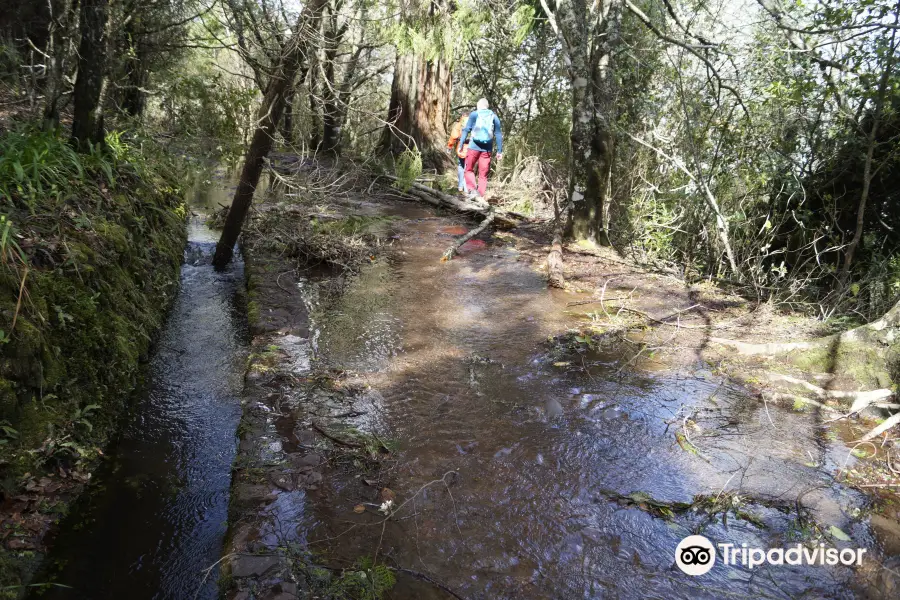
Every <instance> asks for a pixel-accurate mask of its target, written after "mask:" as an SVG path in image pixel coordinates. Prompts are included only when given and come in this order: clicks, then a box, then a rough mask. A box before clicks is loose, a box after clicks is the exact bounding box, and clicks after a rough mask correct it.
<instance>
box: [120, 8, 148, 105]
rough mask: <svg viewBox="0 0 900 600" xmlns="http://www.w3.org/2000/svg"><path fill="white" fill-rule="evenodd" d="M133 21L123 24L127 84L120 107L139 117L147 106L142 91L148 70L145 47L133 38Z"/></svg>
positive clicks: (144, 93)
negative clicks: (125, 40) (126, 49)
mask: <svg viewBox="0 0 900 600" xmlns="http://www.w3.org/2000/svg"><path fill="white" fill-rule="evenodd" d="M134 23H135V21H134V19H130V20H129V21H128V24H127V25H126V26H125V36H126V39H127V43H128V52H127V53H126V57H125V72H126V80H127V85H126V86H125V90H124V92H123V94H122V108H123V109H124V110H125V112H127V113H128V114H129V115H131V116H132V117H135V118H137V119H140V118H141V117H142V116H143V114H144V109H145V108H146V106H147V95H146V92H145V91H144V90H145V89H146V88H147V83H148V81H149V79H150V71H149V69H148V68H147V66H146V64H147V61H146V52H147V51H146V49H145V48H144V45H143V44H141V43H140V41H138V40H136V39H135V25H134Z"/></svg>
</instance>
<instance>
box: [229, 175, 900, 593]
mask: <svg viewBox="0 0 900 600" xmlns="http://www.w3.org/2000/svg"><path fill="white" fill-rule="evenodd" d="M364 191H365V193H363V190H362V189H361V190H355V191H354V190H350V191H344V192H342V193H339V194H333V195H331V196H329V197H328V198H327V199H321V198H320V199H318V200H317V202H316V203H315V205H311V204H310V203H309V202H308V201H304V200H302V199H301V198H300V197H299V196H298V195H293V194H290V193H287V192H285V191H284V190H282V191H281V192H276V193H272V194H270V195H269V196H268V197H267V198H266V199H265V202H264V203H262V204H260V205H259V206H258V210H259V211H260V213H265V212H266V211H280V212H278V213H277V214H279V215H280V216H281V217H283V220H284V221H283V223H287V224H289V223H290V222H291V221H290V219H309V218H316V219H318V220H322V221H329V220H335V221H340V220H341V219H345V218H346V217H349V216H353V217H354V218H357V219H359V218H370V217H371V218H377V220H378V225H377V229H378V230H379V231H378V232H377V237H378V238H379V239H380V242H379V243H378V244H377V249H376V250H373V253H372V255H371V256H370V257H369V258H368V259H367V260H365V261H363V262H362V263H360V264H358V265H356V266H355V268H354V269H352V270H345V269H341V268H334V267H333V266H332V267H328V266H325V265H313V266H309V267H306V268H300V267H298V264H297V260H296V257H294V256H290V253H289V252H287V251H282V252H279V251H277V250H275V249H273V246H272V245H271V244H263V243H260V242H262V241H263V240H262V239H254V237H253V236H257V237H258V238H262V237H265V236H266V232H265V231H261V230H259V229H253V228H250V229H249V230H248V232H249V234H248V236H247V237H248V239H247V240H245V250H246V271H247V273H248V288H249V292H250V316H251V321H252V322H251V325H252V329H253V334H254V336H253V343H252V354H251V357H250V362H249V366H248V370H247V375H246V378H245V389H244V394H243V400H242V404H243V419H242V422H241V426H240V429H239V434H240V438H241V441H240V447H239V451H238V459H237V461H236V463H235V468H234V480H233V486H232V502H231V506H230V513H229V541H228V543H227V547H226V550H225V560H224V561H223V562H224V564H226V565H227V567H226V568H225V571H224V575H223V577H222V580H221V584H222V586H223V588H224V589H225V590H226V592H227V597H228V598H230V599H241V600H250V599H257V598H259V599H267V600H268V599H273V598H277V599H279V600H288V599H290V598H295V597H307V596H308V595H310V594H313V595H316V594H318V595H321V596H323V597H324V596H325V595H327V594H329V593H331V594H336V593H337V592H336V590H344V589H357V588H354V587H353V586H360V585H362V586H364V587H363V589H365V590H373V589H374V590H376V591H378V590H380V589H381V588H380V586H382V585H383V586H384V587H388V584H389V583H391V581H390V580H393V579H396V584H395V585H394V586H393V588H392V589H391V590H390V591H389V592H386V596H385V597H390V598H449V597H457V598H562V597H565V598H573V597H598V596H601V595H604V594H612V595H615V596H616V597H623V598H631V597H660V598H663V597H665V598H678V597H691V598H696V597H724V596H736V597H762V596H765V597H777V598H794V597H801V596H804V597H848V598H849V597H866V596H868V597H884V598H889V597H896V594H897V590H898V587H897V586H898V583H900V577H898V574H900V568H898V567H900V554H898V553H900V542H898V540H900V535H898V532H900V526H898V525H897V520H898V517H900V514H898V512H897V511H898V504H897V502H896V497H895V496H894V495H893V493H892V490H893V489H895V488H894V487H893V485H894V484H895V483H898V482H897V481H896V479H895V478H892V477H893V474H892V473H891V472H890V470H889V469H888V468H889V467H891V466H892V463H891V460H892V456H893V447H892V443H893V442H892V441H891V440H890V439H889V438H885V439H882V440H879V446H878V447H877V448H874V452H873V451H871V450H869V451H865V449H863V448H860V447H856V448H854V447H853V445H852V444H851V445H848V444H847V442H849V441H852V440H855V439H856V438H857V437H858V436H859V432H860V431H864V430H865V427H867V426H869V425H870V423H868V422H864V423H860V424H859V426H858V427H859V429H855V428H856V427H857V426H856V425H854V424H852V423H850V424H848V423H847V422H846V420H843V421H835V422H833V423H829V422H827V421H828V420H829V418H830V417H831V414H832V412H831V411H830V410H829V409H827V407H821V406H815V405H812V404H809V405H804V404H802V403H801V404H797V403H794V404H793V405H790V406H785V405H779V404H777V403H772V404H769V403H767V402H764V401H762V400H761V399H760V398H761V396H760V393H761V392H762V391H764V390H765V389H767V388H768V387H769V385H770V384H769V382H768V380H765V379H764V377H763V375H764V374H765V373H767V372H769V371H771V370H775V369H778V370H780V371H781V372H789V373H802V372H803V371H802V368H801V367H798V366H797V365H795V364H793V363H790V362H789V361H786V360H778V359H776V360H772V359H756V358H754V359H752V360H751V359H749V358H742V357H738V356H736V355H735V354H734V353H733V352H729V351H727V350H726V349H724V348H723V347H721V346H718V345H716V344H713V343H711V342H710V340H709V338H710V337H711V336H713V335H717V336H721V337H729V338H733V339H743V340H754V341H757V340H765V341H772V340H773V339H785V340H790V339H796V338H797V337H800V336H802V337H808V336H819V335H822V334H825V333H829V331H827V330H826V329H825V328H823V326H822V325H821V324H819V323H817V322H815V321H813V320H810V319H801V318H797V317H794V316H790V315H785V314H781V313H779V312H777V311H776V310H774V309H773V308H772V307H771V305H767V304H765V303H757V302H755V301H750V300H747V299H745V298H741V297H738V296H734V295H730V294H728V293H725V292H723V291H722V290H719V289H716V288H714V287H712V286H710V285H708V284H701V285H694V286H686V285H685V284H684V283H683V282H681V281H679V280H677V279H675V278H673V277H671V276H669V275H666V274H661V273H651V272H646V271H644V270H641V269H639V268H637V267H636V266H634V265H631V264H629V263H628V262H627V261H624V260H623V259H622V258H621V257H619V256H617V255H615V254H614V253H613V252H612V251H610V250H608V249H591V248H583V247H578V246H570V247H569V248H567V252H566V269H567V280H568V282H569V289H568V290H551V289H547V287H546V284H545V277H544V274H543V271H544V269H545V268H546V262H545V259H546V251H547V247H546V243H545V242H546V239H547V231H548V228H549V224H548V223H534V224H529V225H526V226H523V227H522V228H520V229H518V230H516V231H506V232H493V233H491V234H485V235H482V236H480V239H476V240H474V241H473V242H472V243H470V244H468V245H467V246H466V247H464V248H463V251H462V253H461V255H460V256H458V257H457V258H455V259H454V260H453V261H451V262H449V263H441V262H440V261H439V258H440V256H441V254H442V253H443V251H444V250H445V249H446V248H447V247H448V246H449V245H450V243H451V242H452V241H453V239H454V238H455V237H457V236H458V235H460V234H461V233H463V232H464V231H465V230H466V229H467V228H468V227H471V225H472V222H471V221H469V220H467V219H465V218H462V217H459V216H455V215H451V214H447V213H441V212H439V211H434V210H432V209H431V208H426V207H424V206H422V205H419V204H416V203H412V202H408V201H404V200H401V199H398V198H397V193H396V191H395V190H392V189H390V188H387V187H379V186H375V185H373V186H371V187H367V188H364ZM310 215H314V217H311V216H310ZM287 228H288V229H290V227H289V226H288V227H287ZM268 241H271V240H268ZM873 377H876V378H877V376H873ZM817 381H819V383H820V384H823V385H833V386H836V387H841V386H843V387H846V388H848V389H852V388H853V386H860V385H864V383H861V382H860V381H859V380H858V378H850V377H841V376H840V375H839V373H838V371H837V370H835V372H834V373H833V376H832V377H830V378H829V380H828V381H827V382H826V381H822V380H821V379H818V380H817ZM872 454H874V455H875V456H874V457H873V458H872V459H871V460H869V459H868V457H869V455H872ZM867 486H869V487H867ZM875 486H877V487H875ZM700 532H702V533H703V534H704V535H706V536H707V537H709V538H710V539H714V540H720V541H725V540H727V541H729V542H733V543H737V544H740V543H747V544H749V545H750V546H753V545H760V546H763V547H776V546H782V545H786V544H788V543H793V542H802V543H804V544H809V545H812V546H815V545H817V544H820V543H822V544H826V545H828V546H829V547H830V546H836V547H838V548H846V547H854V548H855V547H863V548H866V549H867V551H868V552H869V556H870V557H871V558H870V560H867V561H866V562H864V563H863V565H862V566H861V567H858V568H844V567H835V568H829V567H819V566H816V567H769V568H765V567H764V568H762V569H756V570H749V569H747V568H740V567H732V568H723V569H721V570H718V571H713V572H711V573H710V574H708V575H704V576H702V577H699V578H690V577H688V576H686V575H684V574H682V573H681V572H680V571H678V570H677V569H675V568H674V565H673V560H672V554H673V550H674V547H675V545H676V544H677V543H678V541H679V540H680V539H681V538H683V537H684V536H685V535H687V534H689V533H700Z"/></svg>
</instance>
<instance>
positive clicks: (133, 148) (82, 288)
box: [0, 129, 186, 598]
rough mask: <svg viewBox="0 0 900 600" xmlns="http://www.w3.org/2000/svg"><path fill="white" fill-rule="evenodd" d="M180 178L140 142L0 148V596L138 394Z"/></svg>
mask: <svg viewBox="0 0 900 600" xmlns="http://www.w3.org/2000/svg"><path fill="white" fill-rule="evenodd" d="M182 175H183V171H182V170H181V169H180V168H179V167H178V165H177V164H175V163H174V162H173V161H172V160H171V159H170V158H169V157H168V156H167V155H166V153H165V152H164V151H163V149H161V148H159V147H158V146H156V144H155V143H154V142H153V141H152V140H147V139H140V138H137V137H132V138H130V139H128V140H125V139H124V138H123V136H120V135H118V134H110V135H109V136H107V140H106V145H105V147H103V148H98V149H95V150H93V151H92V152H90V153H88V154H77V153H75V152H74V151H73V150H72V149H71V148H69V147H68V145H67V144H66V143H65V141H64V140H63V139H61V138H60V136H58V135H56V134H54V133H44V132H39V131H36V130H30V129H22V130H19V131H13V132H9V133H6V134H4V135H3V137H2V138H0V207H2V208H0V210H2V217H0V219H2V223H0V234H2V264H0V321H2V323H0V329H2V332H0V342H2V343H0V499H2V505H0V507H2V508H0V540H2V547H0V598H15V597H17V596H18V595H20V594H21V592H22V588H21V587H19V586H21V585H22V583H23V582H25V581H27V580H28V579H29V577H30V575H31V573H32V572H33V569H34V567H35V566H36V564H37V562H38V561H39V559H40V555H41V553H42V552H43V550H44V545H43V538H44V536H45V534H46V533H47V531H48V530H49V529H50V528H51V527H52V525H53V523H55V522H56V521H58V519H59V517H60V516H61V515H62V514H64V513H65V510H66V507H67V506H68V503H69V502H70V501H71V500H72V498H73V497H74V496H75V495H76V494H77V493H78V492H79V491H80V489H81V487H83V484H84V483H85V482H86V481H87V480H88V479H89V477H90V475H89V473H90V470H91V469H92V467H93V465H94V464H96V461H97V460H98V458H99V457H100V456H101V455H102V450H101V449H102V448H103V446H104V445H105V443H106V442H107V441H108V440H109V439H110V437H111V436H112V434H113V433H114V431H115V426H116V424H117V422H118V421H119V417H120V415H121V414H122V411H123V409H124V408H125V407H126V405H127V403H128V400H129V398H130V396H131V392H132V391H133V390H134V388H135V386H136V385H137V383H138V382H139V379H140V375H141V372H142V368H141V363H142V362H143V361H144V359H145V358H146V356H147V354H148V352H149V350H150V347H151V343H152V340H153V338H154V335H155V333H156V332H157V330H158V329H159V327H160V325H161V324H162V322H163V319H164V317H165V312H166V309H167V307H168V305H169V303H170V301H171V299H172V298H173V297H174V295H175V294H176V292H177V285H178V273H179V266H180V264H181V260H182V255H183V249H184V244H185V239H186V229H185V216H186V208H185V206H184V204H183V199H182V195H181V183H182V181H183V179H184V178H183V176H182Z"/></svg>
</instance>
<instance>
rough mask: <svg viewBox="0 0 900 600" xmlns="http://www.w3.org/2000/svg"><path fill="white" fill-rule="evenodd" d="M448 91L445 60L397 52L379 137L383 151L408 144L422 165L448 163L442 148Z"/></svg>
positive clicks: (392, 151) (441, 166) (440, 166)
mask: <svg viewBox="0 0 900 600" xmlns="http://www.w3.org/2000/svg"><path fill="white" fill-rule="evenodd" d="M451 91H452V80H451V74H450V66H449V65H448V64H447V62H446V61H444V60H443V59H440V58H438V59H434V60H425V59H424V58H423V57H422V56H419V55H414V54H398V55H397V60H396V62H395V63H394V78H393V82H392V84H391V100H390V104H389V106H388V118H387V120H388V125H387V126H386V127H385V129H384V133H383V135H382V139H381V147H382V149H383V151H385V152H389V153H390V154H392V155H394V156H396V155H399V154H401V153H402V152H403V151H404V150H406V149H408V148H418V150H419V152H421V153H422V164H423V165H424V166H426V167H430V168H435V169H438V170H443V169H445V168H448V167H450V166H452V162H453V161H452V160H451V158H450V156H449V155H448V154H447V152H446V151H445V148H446V143H447V120H448V119H449V116H450V94H451Z"/></svg>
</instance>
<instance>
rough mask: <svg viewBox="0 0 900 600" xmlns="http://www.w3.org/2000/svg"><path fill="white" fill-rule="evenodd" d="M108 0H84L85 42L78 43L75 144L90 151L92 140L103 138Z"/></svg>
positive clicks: (83, 24) (82, 36) (73, 140)
mask: <svg viewBox="0 0 900 600" xmlns="http://www.w3.org/2000/svg"><path fill="white" fill-rule="evenodd" d="M108 11H109V4H108V0H81V12H80V29H81V42H80V43H79V45H78V76H77V78H76V79H75V112H74V115H73V118H72V143H73V145H74V146H76V147H77V148H79V149H81V150H86V149H87V146H88V143H89V142H90V143H93V144H96V143H99V142H101V141H102V139H103V135H102V130H101V128H100V126H99V123H98V116H99V115H98V112H99V108H100V100H101V95H102V91H103V74H104V69H105V65H106V41H105V39H104V37H105V35H106V22H107V18H108Z"/></svg>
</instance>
